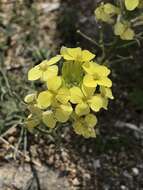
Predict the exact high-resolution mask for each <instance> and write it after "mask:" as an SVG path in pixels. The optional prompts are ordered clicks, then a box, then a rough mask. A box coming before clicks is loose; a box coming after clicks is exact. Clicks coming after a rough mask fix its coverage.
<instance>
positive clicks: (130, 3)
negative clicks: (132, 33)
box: [125, 0, 139, 11]
mask: <svg viewBox="0 0 143 190" xmlns="http://www.w3.org/2000/svg"><path fill="white" fill-rule="evenodd" d="M138 5H139V0H125V6H126V9H127V10H129V11H132V10H134V9H135V8H136V7H137V6H138Z"/></svg>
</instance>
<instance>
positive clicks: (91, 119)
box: [73, 114, 97, 138]
mask: <svg viewBox="0 0 143 190" xmlns="http://www.w3.org/2000/svg"><path fill="white" fill-rule="evenodd" d="M96 124H97V118H96V116H95V115H93V114H88V115H86V116H85V117H81V118H77V119H76V121H75V122H74V123H73V128H74V131H75V133H77V134H78V135H82V136H84V137H85V138H89V137H96V132H95V129H94V127H95V125H96Z"/></svg>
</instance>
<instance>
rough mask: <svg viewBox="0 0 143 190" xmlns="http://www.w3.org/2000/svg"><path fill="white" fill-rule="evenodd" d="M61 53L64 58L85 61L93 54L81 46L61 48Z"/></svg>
mask: <svg viewBox="0 0 143 190" xmlns="http://www.w3.org/2000/svg"><path fill="white" fill-rule="evenodd" d="M61 55H62V57H63V58H64V59H65V60H68V61H77V62H87V61H91V60H92V59H94V57H95V55H94V54H93V53H91V52H90V51H88V50H82V49H81V48H79V47H77V48H66V47H62V48H61Z"/></svg>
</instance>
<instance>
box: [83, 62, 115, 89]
mask: <svg viewBox="0 0 143 190" xmlns="http://www.w3.org/2000/svg"><path fill="white" fill-rule="evenodd" d="M83 69H84V70H85V71H86V73H87V74H86V75H85V76H84V79H83V84H84V85H85V86H87V87H91V88H93V87H96V86H97V85H102V86H105V87H111V86H112V81H111V80H110V79H109V78H108V75H109V74H110V70H109V69H108V68H107V67H105V66H101V65H98V64H97V63H94V62H89V63H85V64H84V65H83Z"/></svg>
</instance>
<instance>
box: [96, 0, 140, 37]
mask: <svg viewBox="0 0 143 190" xmlns="http://www.w3.org/2000/svg"><path fill="white" fill-rule="evenodd" d="M114 2H115V3H114V4H111V3H106V1H105V3H104V2H101V4H100V5H99V6H98V7H97V8H96V10H95V17H96V20H97V21H100V22H104V23H108V24H110V25H111V26H112V28H113V31H114V34H115V35H116V36H119V38H120V39H122V40H133V39H138V38H139V37H140V35H141V34H140V33H139V32H138V27H139V26H141V25H143V12H142V11H143V0H116V1H114Z"/></svg>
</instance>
